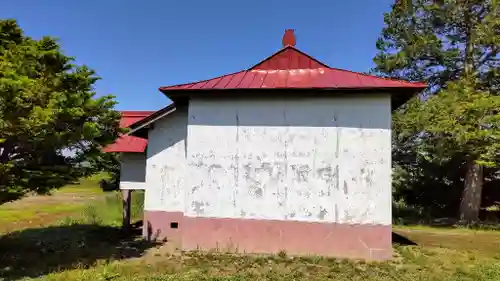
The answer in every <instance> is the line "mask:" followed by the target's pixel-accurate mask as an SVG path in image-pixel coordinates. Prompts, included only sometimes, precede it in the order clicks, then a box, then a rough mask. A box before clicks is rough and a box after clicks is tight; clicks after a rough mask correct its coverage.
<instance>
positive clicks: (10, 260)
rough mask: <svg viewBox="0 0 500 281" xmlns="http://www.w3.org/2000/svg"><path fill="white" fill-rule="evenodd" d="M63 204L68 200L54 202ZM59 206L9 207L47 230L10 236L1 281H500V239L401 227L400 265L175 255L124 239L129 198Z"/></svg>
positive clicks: (90, 187) (68, 194) (82, 192)
mask: <svg viewBox="0 0 500 281" xmlns="http://www.w3.org/2000/svg"><path fill="white" fill-rule="evenodd" d="M58 196H59V197H58ZM74 196H76V197H74ZM143 196H144V195H143V194H142V193H139V192H134V193H133V196H132V217H133V220H140V219H141V217H142V207H143V206H142V202H143ZM56 197H57V198H59V199H61V202H59V201H53V200H52V199H53V198H56ZM51 198H52V199H51V200H52V201H50V200H49V199H48V198H46V199H44V200H38V201H37V200H34V201H29V200H28V201H26V202H28V203H26V202H24V203H23V202H19V205H20V206H21V207H22V208H21V210H16V209H15V207H13V206H11V207H10V209H9V208H7V207H5V206H0V220H2V218H3V219H4V220H3V224H4V225H12V224H13V223H15V221H14V220H13V219H11V218H10V217H16V220H17V221H26V220H33V219H34V217H33V216H35V217H37V218H38V217H40V215H41V214H45V215H47V217H43V216H42V220H41V224H40V225H36V226H32V225H30V226H29V227H27V228H26V227H23V228H17V229H14V230H12V231H8V233H4V235H3V236H2V237H0V280H2V277H3V278H5V280H17V279H26V280H27V279H36V280H54V281H57V280H61V281H74V280H92V281H93V280H123V281H126V280H207V281H208V280H234V281H236V280H238V281H243V280H276V281H281V280H283V281H285V280H286V281H288V280H364V281H375V280H381V281H382V280H384V281H385V280H397V281H402V280H439V281H448V280H500V232H498V231H497V232H495V231H483V230H471V229H466V228H458V229H446V228H433V227H421V226H416V227H415V226H396V227H394V230H395V232H396V233H398V234H400V235H402V236H404V237H406V238H408V239H409V240H411V241H413V242H415V243H417V244H418V246H403V245H395V254H394V259H393V260H392V261H390V262H384V263H375V262H359V261H358V262H355V261H346V260H340V259H332V258H322V257H290V256H288V255H287V254H286V253H285V252H281V253H279V254H276V255H267V256H265V255H234V254H227V253H220V252H205V253H201V252H189V253H181V252H179V251H171V250H165V248H168V244H167V245H156V244H151V243H148V242H145V241H143V240H142V239H139V238H138V237H137V236H133V237H130V236H123V235H122V233H121V232H120V229H119V226H120V224H121V210H122V209H121V208H122V205H121V204H122V203H121V197H120V194H119V193H118V192H110V193H102V192H101V191H100V190H99V189H98V187H97V181H96V179H89V180H87V181H83V182H82V183H81V184H80V185H74V186H69V187H66V188H63V189H61V190H60V191H57V192H55V193H54V197H51ZM68 198H77V200H76V202H72V201H68ZM82 198H83V199H82ZM59 199H58V200H59ZM47 200H49V201H47ZM47 202H51V203H50V205H47V204H48V203H47ZM70 206H71V207H70ZM18 207H19V206H18ZM33 210H36V212H33ZM12 211H14V212H19V213H17V214H15V215H12V213H11V212H12ZM5 218H9V219H5ZM54 218H57V220H54ZM0 225H1V224H0Z"/></svg>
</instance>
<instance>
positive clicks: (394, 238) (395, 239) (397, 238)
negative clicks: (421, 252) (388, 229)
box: [392, 232, 417, 246]
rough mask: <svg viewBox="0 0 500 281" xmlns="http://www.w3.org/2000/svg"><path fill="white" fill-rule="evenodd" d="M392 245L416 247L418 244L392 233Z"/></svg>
mask: <svg viewBox="0 0 500 281" xmlns="http://www.w3.org/2000/svg"><path fill="white" fill-rule="evenodd" d="M392 243H393V244H398V245H401V246H416V245H417V243H415V242H414V241H412V240H410V239H408V238H406V237H404V236H403V235H401V234H398V233H396V232H393V233H392Z"/></svg>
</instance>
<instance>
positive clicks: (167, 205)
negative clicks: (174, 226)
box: [144, 109, 187, 223]
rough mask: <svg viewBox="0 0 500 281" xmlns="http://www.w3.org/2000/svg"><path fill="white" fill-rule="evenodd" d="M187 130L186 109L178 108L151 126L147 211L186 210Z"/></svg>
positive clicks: (146, 196)
mask: <svg viewBox="0 0 500 281" xmlns="http://www.w3.org/2000/svg"><path fill="white" fill-rule="evenodd" d="M186 133H187V109H186V110H184V109H177V110H176V111H175V112H174V113H172V114H171V115H169V116H167V117H165V118H162V119H160V120H158V121H157V122H155V123H154V128H153V129H150V130H149V133H148V149H147V163H146V169H147V173H146V186H147V188H146V194H145V199H144V200H145V203H144V209H145V210H146V211H167V212H182V211H183V209H184V189H183V187H184V180H185V177H186V170H185V167H186V165H185V164H186V142H185V140H186ZM166 223H168V222H166Z"/></svg>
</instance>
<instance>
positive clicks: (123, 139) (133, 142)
mask: <svg viewBox="0 0 500 281" xmlns="http://www.w3.org/2000/svg"><path fill="white" fill-rule="evenodd" d="M154 112H155V111H121V114H122V118H121V120H120V127H122V128H127V127H129V126H130V125H132V124H134V123H135V122H137V121H140V120H142V119H144V118H145V117H148V116H149V115H151V114H153V113H154ZM147 145H148V140H146V139H143V138H139V137H135V136H130V135H122V136H120V137H119V138H118V139H116V141H115V143H113V144H111V145H108V146H106V147H105V148H104V152H144V151H145V150H146V147H147Z"/></svg>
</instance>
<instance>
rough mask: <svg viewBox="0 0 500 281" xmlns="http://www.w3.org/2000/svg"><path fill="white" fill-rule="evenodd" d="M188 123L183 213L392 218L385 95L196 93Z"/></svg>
mask: <svg viewBox="0 0 500 281" xmlns="http://www.w3.org/2000/svg"><path fill="white" fill-rule="evenodd" d="M188 120H189V123H188V124H189V126H188V136H189V137H188V151H187V170H186V171H183V172H185V173H187V175H188V177H187V179H186V190H185V196H186V198H185V204H186V205H185V212H184V213H185V215H186V216H188V217H218V218H245V219H270V220H293V221H307V222H337V223H372V224H386V225H388V224H390V223H391V131H390V125H391V124H390V122H391V105H390V97H389V95H380V96H375V97H367V96H363V97H356V96H350V97H337V98H324V99H302V100H301V99H288V100H285V101H284V100H224V101H221V100H218V101H213V100H200V99H194V100H192V101H191V103H190V106H189V118H188ZM155 130H157V129H155ZM171 130H178V129H174V128H172V129H171ZM176 132H177V131H176ZM151 133H153V134H154V131H153V132H151ZM151 133H150V138H149V139H150V140H155V139H156V141H161V142H165V141H166V140H165V138H166V137H168V136H169V135H170V134H173V132H172V131H170V130H169V131H168V134H165V136H164V137H160V136H158V137H154V136H152V135H151ZM166 142H168V141H166ZM174 151H175V152H176V153H172V154H173V155H172V157H173V158H172V157H169V158H167V157H166V156H167V155H166V154H165V157H163V156H162V158H161V159H162V161H165V162H166V164H165V165H167V166H168V167H171V165H170V164H169V163H172V162H178V161H177V160H175V159H180V158H182V157H180V156H181V155H182V154H181V153H180V152H177V150H174ZM158 160H160V159H158ZM150 162H151V163H159V162H157V161H149V160H148V169H149V167H150ZM173 167H175V168H173ZM156 169H158V167H157V168H156ZM171 169H173V170H175V172H177V173H179V174H177V177H179V176H180V175H181V170H182V169H184V167H182V168H181V167H180V166H179V163H175V166H174V165H172V168H171ZM148 172H149V170H148ZM156 174H158V172H156ZM148 179H149V177H148ZM169 179H170V178H169ZM170 181H171V180H170ZM148 188H149V187H148ZM167 189H168V187H167ZM158 198H160V197H159V196H158ZM175 198H177V197H175ZM155 206H156V205H155Z"/></svg>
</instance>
